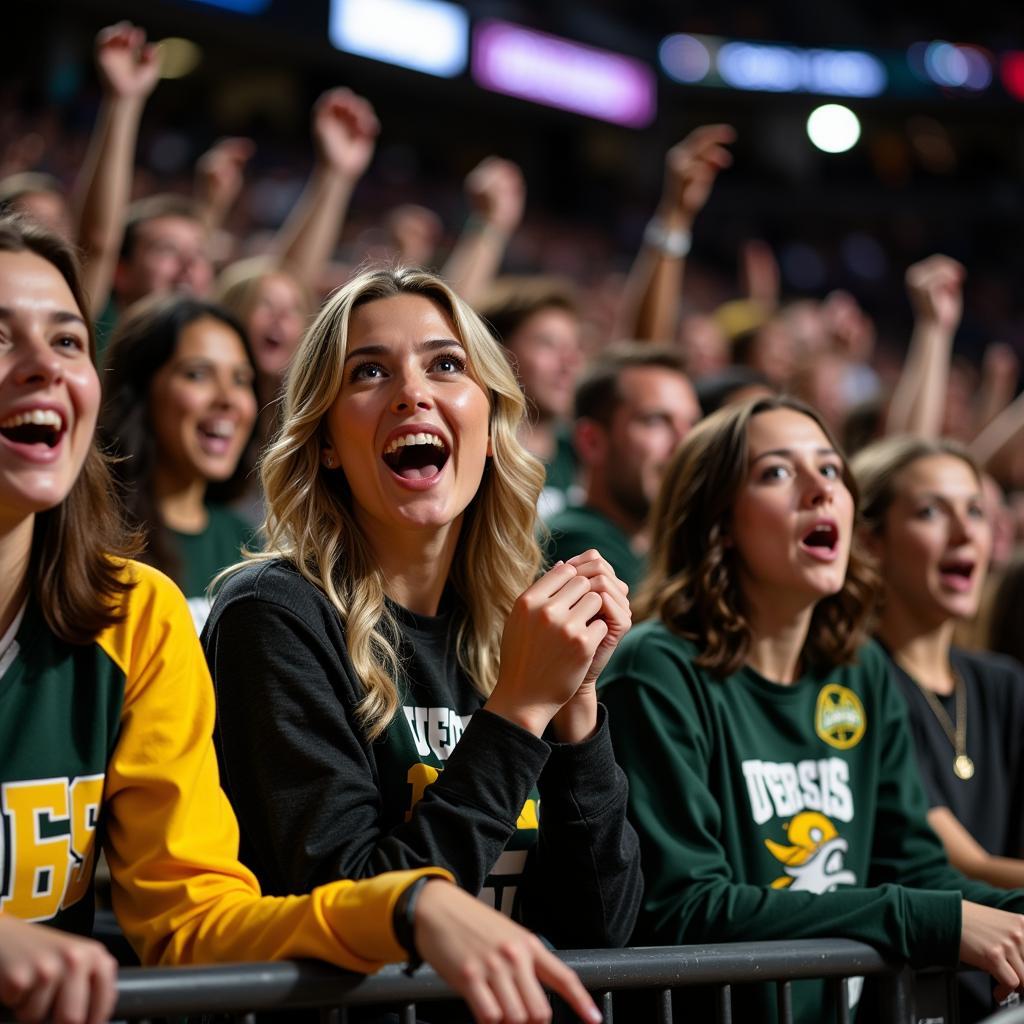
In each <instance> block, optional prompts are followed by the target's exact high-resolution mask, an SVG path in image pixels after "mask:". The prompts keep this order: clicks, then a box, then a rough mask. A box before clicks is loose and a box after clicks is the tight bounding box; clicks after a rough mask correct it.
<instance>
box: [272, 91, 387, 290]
mask: <svg viewBox="0 0 1024 1024" xmlns="http://www.w3.org/2000/svg"><path fill="white" fill-rule="evenodd" d="M379 134H380V122H379V121H378V120H377V115H376V114H375V113H374V110H373V107H372V106H371V105H370V102H369V101H368V100H365V99H363V97H362V96H357V95H356V94H355V93H354V92H352V90H351V89H331V90H330V91H329V92H325V93H324V94H323V95H322V96H321V97H320V98H319V99H318V100H317V101H316V104H315V105H314V107H313V142H314V145H315V147H316V163H315V164H314V167H313V173H312V174H311V175H310V178H309V181H308V182H307V184H306V187H305V189H304V190H303V193H302V195H301V196H300V197H299V201H298V202H297V203H296V204H295V208H294V209H293V210H292V212H291V214H290V215H289V217H288V219H287V220H286V221H285V223H284V224H283V225H282V227H281V230H280V231H279V232H278V236H277V241H276V244H275V248H276V251H277V252H278V254H279V257H280V261H281V266H282V269H284V270H285V271H287V272H288V273H289V274H291V275H292V276H293V277H295V278H297V279H298V280H299V281H301V282H302V283H303V284H304V285H305V286H306V288H308V289H309V291H310V292H311V293H312V294H314V295H315V294H316V290H317V281H318V279H319V277H320V273H321V271H322V270H323V268H324V267H325V266H326V265H327V261H328V260H329V259H330V257H331V253H332V251H333V250H334V246H335V245H336V244H337V242H338V236H339V235H340V234H341V227H342V224H343V223H344V220H345V213H346V211H347V210H348V204H349V200H350V199H351V198H352V191H353V189H355V187H356V184H357V183H358V181H359V179H360V178H361V177H362V176H363V174H364V173H365V171H366V168H367V167H368V166H369V164H370V160H371V159H372V158H373V152H374V149H375V148H376V145H377V136H378V135H379Z"/></svg>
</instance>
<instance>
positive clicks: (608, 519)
mask: <svg viewBox="0 0 1024 1024" xmlns="http://www.w3.org/2000/svg"><path fill="white" fill-rule="evenodd" d="M698 419H700V406H699V405H698V403H697V396H696V394H695V393H694V390H693V386H692V385H691V384H690V382H689V380H688V379H687V377H686V375H685V374H684V372H683V361H682V359H681V358H680V356H679V355H678V353H677V352H676V351H675V350H674V349H672V348H667V347H661V346H651V345H648V344H642V343H632V344H629V345H620V346H616V347H614V348H611V349H608V350H607V351H606V352H605V353H604V354H603V355H601V356H599V357H598V359H597V360H596V361H595V362H594V363H593V364H592V365H591V366H590V367H589V369H588V370H587V372H586V373H585V375H584V377H583V379H582V380H581V381H580V384H579V386H578V387H577V389H576V401H575V424H574V427H573V447H574V448H575V450H576V456H577V459H578V460H579V465H580V467H581V469H582V476H583V480H582V483H583V490H584V499H583V504H582V505H580V506H579V507H575V508H567V509H564V510H563V511H561V512H559V513H558V514H557V515H554V516H552V517H551V519H550V520H549V521H548V526H549V527H550V529H551V539H552V543H551V546H550V548H549V555H550V561H555V560H556V559H561V560H563V561H568V560H569V559H570V558H572V557H574V556H575V555H578V554H580V553H582V552H583V551H586V550H588V549H589V548H596V549H597V550H598V551H600V552H601V554H602V556H603V557H604V558H605V559H606V560H607V561H609V562H610V563H611V566H612V568H613V569H614V570H615V574H616V576H618V577H619V579H621V580H623V581H625V582H626V583H627V584H629V586H630V587H635V586H636V585H637V584H638V583H639V582H640V578H641V577H642V576H643V573H644V567H645V559H644V556H645V554H646V552H647V548H648V546H649V543H650V539H649V537H648V536H647V534H646V530H645V528H646V525H647V516H648V513H649V512H650V510H651V505H652V503H653V502H654V499H655V497H656V496H657V493H658V488H659V487H660V486H661V478H662V476H663V475H664V472H665V466H666V464H667V463H668V460H669V459H670V458H671V456H672V454H673V452H674V451H675V450H676V448H677V447H678V445H679V443H680V442H681V441H682V440H683V438H684V437H686V435H687V434H688V433H689V432H690V428H691V427H692V426H693V425H694V424H695V423H696V422H697V420H698Z"/></svg>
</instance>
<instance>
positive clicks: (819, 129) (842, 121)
mask: <svg viewBox="0 0 1024 1024" xmlns="http://www.w3.org/2000/svg"><path fill="white" fill-rule="evenodd" d="M807 136H808V138H809V139H810V140H811V142H813V143H814V145H815V146H817V147H818V149H820V150H823V151H824V152H826V153H845V152H846V151H847V150H848V149H852V148H853V146H854V145H856V143H857V140H858V139H859V138H860V121H859V120H858V119H857V115H856V114H855V113H854V112H853V111H852V110H851V109H850V108H849V107H843V106H840V105H839V104H838V103H826V104H825V105H824V106H823V107H818V109H817V110H815V111H813V112H812V114H811V116H810V117H809V118H807Z"/></svg>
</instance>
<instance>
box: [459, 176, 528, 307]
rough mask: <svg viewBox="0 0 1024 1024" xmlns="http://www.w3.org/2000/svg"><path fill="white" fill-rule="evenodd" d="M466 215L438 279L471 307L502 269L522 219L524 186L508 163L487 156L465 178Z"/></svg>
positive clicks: (524, 196)
mask: <svg viewBox="0 0 1024 1024" xmlns="http://www.w3.org/2000/svg"><path fill="white" fill-rule="evenodd" d="M466 199H467V200H468V201H469V208H470V215H469V219H468V220H467V221H466V226H465V227H464V228H463V229H462V234H461V235H459V238H458V241H457V242H456V243H455V247H454V248H453V249H452V251H451V254H450V255H449V257H448V260H447V262H446V263H445V265H444V269H443V270H442V271H441V274H442V276H443V277H444V278H445V279H446V280H447V281H448V283H449V284H450V285H451V286H452V288H454V289H455V291H456V292H458V294H459V295H461V296H462V298H464V299H465V300H466V301H467V302H469V303H470V304H473V303H475V302H477V301H478V300H479V299H480V297H481V296H482V295H483V294H484V292H485V291H486V290H487V287H488V285H490V283H491V282H492V281H493V280H494V278H495V275H496V274H497V273H498V270H499V269H500V267H501V261H502V259H503V258H504V256H505V249H506V248H507V247H508V243H509V239H510V238H511V237H512V233H513V232H514V231H515V230H516V228H517V227H519V223H520V221H522V219H523V209H524V207H525V205H526V182H525V181H524V179H523V172H522V171H521V170H520V169H519V167H518V165H517V164H514V163H512V161H511V160H503V159H502V158H501V157H497V156H489V157H487V158H486V159H485V160H483V161H482V162H481V163H480V164H478V165H477V166H476V167H474V168H473V170H472V171H470V172H469V175H468V176H467V177H466Z"/></svg>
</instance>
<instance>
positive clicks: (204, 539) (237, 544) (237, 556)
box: [171, 505, 253, 632]
mask: <svg viewBox="0 0 1024 1024" xmlns="http://www.w3.org/2000/svg"><path fill="white" fill-rule="evenodd" d="M206 511H207V517H208V518H207V523H206V526H205V528H204V529H203V530H202V531H201V532H200V533H181V532H180V531H178V530H172V531H171V537H172V538H173V539H174V547H175V549H176V550H177V553H178V557H179V558H180V559H181V563H180V564H181V581H180V582H181V589H182V591H183V593H184V594H185V597H186V598H187V599H188V607H189V611H191V612H192V620H193V621H194V622H195V625H196V631H197V632H200V631H201V630H202V628H203V624H204V623H205V622H206V617H207V616H208V615H209V614H210V599H209V598H208V597H207V596H206V588H207V587H208V586H209V585H210V582H211V581H212V580H213V578H214V577H215V576H216V575H217V573H219V572H220V571H221V570H222V569H226V568H227V567H228V566H229V565H234V564H235V563H236V562H239V561H241V559H242V547H243V546H245V547H252V546H253V528H252V526H250V525H249V523H247V522H246V521H245V520H244V519H243V518H242V517H241V516H240V515H238V514H237V513H236V512H232V511H231V509H229V508H224V506H222V505H207V506H206Z"/></svg>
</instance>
